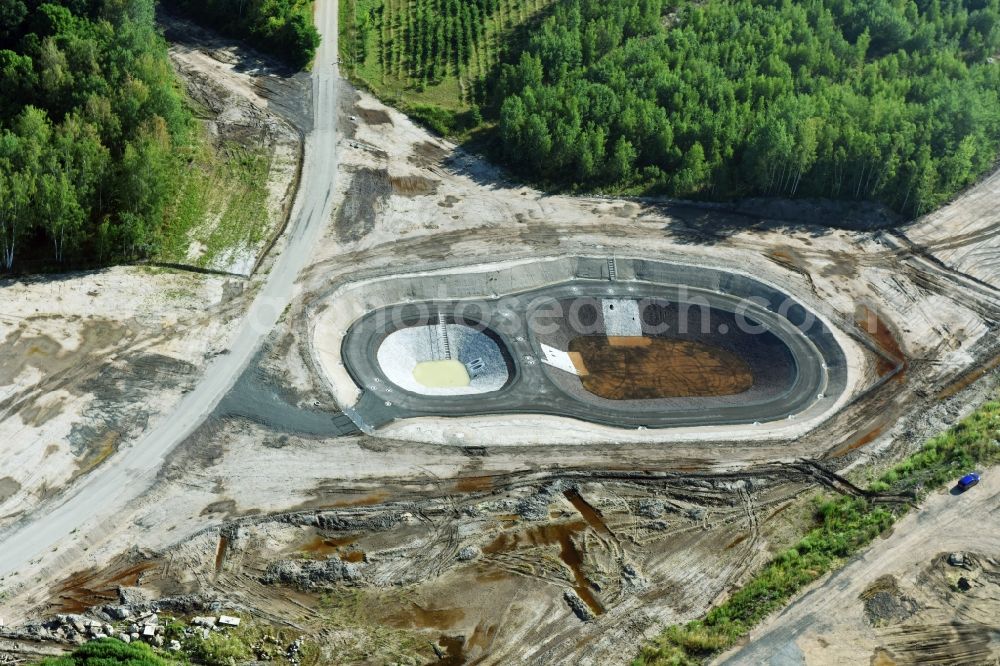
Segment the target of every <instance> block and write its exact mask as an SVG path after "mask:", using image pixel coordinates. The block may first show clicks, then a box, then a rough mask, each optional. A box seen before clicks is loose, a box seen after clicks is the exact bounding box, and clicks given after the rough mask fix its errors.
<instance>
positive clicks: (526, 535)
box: [483, 520, 606, 615]
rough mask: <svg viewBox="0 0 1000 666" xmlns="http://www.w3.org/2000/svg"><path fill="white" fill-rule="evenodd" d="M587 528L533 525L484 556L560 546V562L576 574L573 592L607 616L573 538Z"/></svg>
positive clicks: (500, 540)
mask: <svg viewBox="0 0 1000 666" xmlns="http://www.w3.org/2000/svg"><path fill="white" fill-rule="evenodd" d="M587 525H588V523H587V521H586V520H575V521H571V522H567V523H547V524H544V525H532V526H531V527H528V528H526V529H523V530H518V531H516V532H503V533H501V534H500V535H499V536H497V538H496V539H495V540H494V541H493V543H491V544H489V545H488V546H486V547H485V548H483V553H484V554H486V555H494V554H497V553H509V552H513V551H516V550H521V549H526V548H533V547H537V546H559V559H561V560H562V562H563V564H565V565H566V566H567V567H569V570H570V571H571V572H572V574H573V579H574V582H575V584H574V586H573V589H574V590H575V591H576V593H577V595H579V597H580V598H581V599H582V600H583V601H584V603H586V604H587V606H589V607H590V610H591V611H593V613H594V614H595V615H600V614H601V613H603V612H604V606H602V605H601V602H600V601H598V599H597V596H596V595H595V594H594V590H593V588H592V587H591V585H590V581H589V580H587V575H586V574H585V573H584V571H583V554H582V553H581V552H580V551H579V550H578V549H577V547H576V544H574V543H573V535H575V534H578V533H580V532H582V531H583V530H584V529H586V528H587ZM605 529H606V528H605Z"/></svg>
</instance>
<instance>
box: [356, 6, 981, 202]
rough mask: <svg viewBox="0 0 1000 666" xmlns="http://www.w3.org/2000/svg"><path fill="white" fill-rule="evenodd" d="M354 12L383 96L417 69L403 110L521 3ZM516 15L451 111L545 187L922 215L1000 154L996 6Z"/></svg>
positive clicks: (365, 61)
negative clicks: (477, 120)
mask: <svg viewBox="0 0 1000 666" xmlns="http://www.w3.org/2000/svg"><path fill="white" fill-rule="evenodd" d="M356 2H357V3H358V6H359V7H360V8H361V10H360V11H355V12H354V14H353V17H349V18H353V22H349V25H350V26H353V27H349V28H348V29H347V30H346V32H347V34H348V36H349V38H350V39H349V41H348V46H349V50H348V52H347V53H346V54H345V55H346V56H347V58H349V59H350V60H351V62H352V63H353V64H354V70H353V71H354V73H355V75H356V76H357V77H358V78H360V79H362V80H363V81H365V82H366V83H368V84H369V85H371V86H372V88H373V89H375V90H376V91H377V92H379V91H380V84H381V83H382V82H383V81H384V79H385V77H386V72H400V71H403V72H406V73H407V74H408V76H409V77H410V81H409V83H410V88H409V90H408V91H406V92H405V93H404V94H403V95H402V102H403V106H406V102H407V101H408V100H410V99H419V95H420V94H421V93H422V91H423V90H424V89H425V88H427V87H428V86H431V87H433V86H434V85H436V84H437V83H438V82H440V81H444V80H447V77H448V76H449V75H450V73H451V72H452V71H461V69H462V67H463V63H468V62H469V61H470V58H471V57H472V56H470V54H473V55H474V54H477V53H479V52H480V51H481V50H482V49H481V47H480V46H479V44H480V42H481V41H482V40H483V39H487V38H488V36H484V35H480V33H479V32H477V31H476V30H475V29H471V30H470V29H469V28H467V27H466V26H467V25H468V24H469V22H467V21H464V20H462V19H463V17H464V16H466V15H467V14H471V15H472V16H477V15H478V16H486V17H490V16H493V15H495V14H496V13H498V12H499V13H501V14H502V13H503V6H504V5H505V2H504V0H500V9H499V10H498V9H496V5H497V3H496V0H356ZM400 4H402V5H403V7H404V9H403V10H401V9H400V8H399V7H398V5H400ZM425 6H426V7H425ZM404 10H405V11H404ZM400 15H404V16H406V15H410V16H411V18H408V19H407V21H408V22H409V23H407V22H402V21H400V20H399V18H398V17H399V16H400ZM387 17H388V18H387ZM514 18H515V20H514V21H513V22H511V23H513V28H517V29H516V30H515V29H511V30H509V31H508V32H507V36H508V38H509V39H508V43H507V45H506V47H503V48H497V49H495V50H494V51H492V53H493V55H494V56H495V60H494V63H493V66H492V67H491V68H489V71H488V72H487V73H485V74H484V75H483V76H482V78H481V79H480V80H479V81H478V82H474V83H472V84H470V85H466V86H465V87H464V88H463V93H465V94H464V96H463V97H462V98H461V99H460V100H459V103H456V104H452V105H451V107H452V108H455V109H461V108H463V104H464V105H465V108H467V109H472V111H473V112H474V113H475V114H478V113H479V112H480V108H481V114H482V116H484V117H485V119H486V120H485V125H484V126H485V127H486V128H488V129H489V130H490V131H491V132H492V133H493V136H494V139H495V140H494V142H493V143H494V145H495V146H496V154H497V156H498V157H499V158H500V159H501V160H502V161H503V162H504V163H506V164H507V165H508V166H510V167H511V168H512V169H513V170H514V171H515V172H517V173H519V174H520V175H522V176H523V177H525V178H527V179H529V180H533V181H535V182H540V183H542V184H546V185H551V186H556V187H560V188H570V189H595V190H602V191H617V192H631V193H654V194H655V193H663V194H669V195H673V196H682V197H704V198H712V199H725V198H731V197H738V196H748V195H774V196H821V197H833V198H847V199H876V200H880V201H883V202H885V203H886V204H888V205H890V206H891V207H893V208H894V209H896V210H898V211H900V212H902V213H904V214H906V215H916V214H919V213H922V212H924V211H927V210H928V209H930V208H932V207H934V206H936V205H939V204H940V203H942V202H943V201H944V200H946V199H947V198H949V197H950V196H952V195H954V194H955V193H956V192H957V191H958V190H960V189H961V188H963V187H964V186H966V185H968V184H969V183H971V182H972V181H974V180H975V179H976V178H977V177H978V176H980V175H981V174H982V173H983V172H984V171H986V170H987V169H989V168H990V166H991V165H992V164H993V163H994V160H995V159H996V156H997V153H998V150H1000V100H998V96H1000V65H998V64H995V63H994V61H993V56H994V54H995V53H997V51H998V50H1000V0H810V1H808V2H806V1H801V2H795V1H792V0H726V1H716V2H687V1H680V2H678V1H677V0H556V1H555V2H554V3H552V4H551V5H548V6H547V8H545V9H544V10H543V11H542V18H541V19H540V20H534V21H531V20H530V18H531V17H530V16H525V15H524V14H523V13H522V14H521V15H520V16H519V17H518V16H515V17H514ZM518 18H520V19H521V20H520V23H519V22H518V21H517V19H518ZM409 24H412V25H413V27H412V28H411V29H408V30H406V29H401V28H403V27H405V26H407V25H409ZM375 64H377V65H378V67H374V65H375ZM480 67H481V65H480ZM380 77H381V78H380ZM469 90H472V91H473V93H474V94H472V95H469V94H468V91H469ZM477 91H482V92H481V94H475V93H476V92H477ZM393 101H395V100H393ZM442 106H443V107H444V108H446V109H447V108H448V107H449V105H448V104H442ZM475 107H480V108H475ZM423 115H424V116H426V115H428V114H426V113H424V114H423ZM438 128H439V129H442V128H443V129H446V130H448V129H455V126H454V124H453V125H451V126H449V125H448V124H447V123H438Z"/></svg>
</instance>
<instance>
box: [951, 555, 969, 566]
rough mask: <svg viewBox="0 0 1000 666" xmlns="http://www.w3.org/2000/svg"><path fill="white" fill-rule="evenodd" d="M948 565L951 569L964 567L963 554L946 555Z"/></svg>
mask: <svg viewBox="0 0 1000 666" xmlns="http://www.w3.org/2000/svg"><path fill="white" fill-rule="evenodd" d="M948 564H950V565H951V566H953V567H964V566H965V564H966V559H965V553H951V554H950V555H948Z"/></svg>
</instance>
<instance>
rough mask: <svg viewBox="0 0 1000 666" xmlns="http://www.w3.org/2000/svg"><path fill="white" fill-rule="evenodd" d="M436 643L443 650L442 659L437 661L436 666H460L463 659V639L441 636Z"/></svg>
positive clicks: (464, 659) (460, 637)
mask: <svg viewBox="0 0 1000 666" xmlns="http://www.w3.org/2000/svg"><path fill="white" fill-rule="evenodd" d="M438 643H440V644H441V646H442V647H443V648H444V657H442V658H440V659H438V661H437V664H438V666H462V664H464V663H465V662H466V661H467V660H466V658H465V639H464V638H463V637H462V636H446V635H445V634H441V635H440V636H439V637H438Z"/></svg>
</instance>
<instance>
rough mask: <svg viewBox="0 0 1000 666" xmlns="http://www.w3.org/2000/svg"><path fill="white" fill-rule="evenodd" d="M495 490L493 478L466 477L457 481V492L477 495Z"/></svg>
mask: <svg viewBox="0 0 1000 666" xmlns="http://www.w3.org/2000/svg"><path fill="white" fill-rule="evenodd" d="M488 490H493V477H492V476H464V477H461V478H459V479H456V480H455V491H456V492H460V493H475V492H485V491H488Z"/></svg>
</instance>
